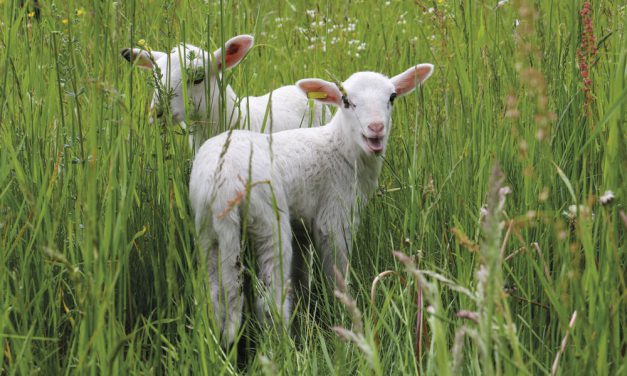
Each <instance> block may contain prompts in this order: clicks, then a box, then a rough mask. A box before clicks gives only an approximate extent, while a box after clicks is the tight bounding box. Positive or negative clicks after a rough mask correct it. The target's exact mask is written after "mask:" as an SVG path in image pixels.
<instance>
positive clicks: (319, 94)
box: [307, 91, 327, 99]
mask: <svg viewBox="0 0 627 376" xmlns="http://www.w3.org/2000/svg"><path fill="white" fill-rule="evenodd" d="M326 97H327V93H325V92H323V91H310V92H308V93H307V98H309V99H324V98H326Z"/></svg>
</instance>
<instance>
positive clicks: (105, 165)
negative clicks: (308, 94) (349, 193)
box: [0, 0, 627, 375]
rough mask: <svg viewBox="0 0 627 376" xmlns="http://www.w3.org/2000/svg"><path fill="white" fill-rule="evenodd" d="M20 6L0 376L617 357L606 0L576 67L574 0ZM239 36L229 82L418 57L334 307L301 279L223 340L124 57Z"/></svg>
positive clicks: (4, 38)
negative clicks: (261, 315)
mask: <svg viewBox="0 0 627 376" xmlns="http://www.w3.org/2000/svg"><path fill="white" fill-rule="evenodd" d="M19 3H20V2H19V1H16V0H4V1H0V12H1V15H0V20H1V22H2V28H0V61H1V63H0V181H1V182H2V183H1V184H0V294H1V295H2V298H1V299H0V347H1V353H0V370H1V371H0V373H1V374H30V373H44V374H60V373H72V374H74V373H78V374H87V373H90V374H98V373H104V374H113V373H118V374H129V373H193V374H198V373H204V374H233V373H239V372H251V373H255V374H256V373H265V374H275V373H277V372H281V373H284V374H323V373H330V374H355V373H365V374H370V373H374V374H381V373H384V372H385V373H388V372H389V373H394V374H397V373H398V374H401V373H408V374H412V373H413V374H415V373H419V372H420V373H421V374H423V373H427V374H456V373H463V374H514V373H518V374H549V373H553V374H563V375H570V374H599V375H604V374H624V373H625V372H627V363H626V361H625V348H626V346H627V343H626V341H625V324H626V321H627V320H626V312H627V309H626V306H625V298H626V297H625V291H626V289H625V275H624V271H625V261H626V260H625V257H626V256H625V228H626V226H627V216H626V214H625V208H624V197H625V194H626V193H627V192H626V191H625V183H624V182H625V177H626V176H625V167H626V161H627V159H626V156H625V150H627V148H626V136H625V135H626V133H625V113H627V112H626V107H627V99H626V98H627V94H626V89H625V87H626V86H627V85H625V81H626V80H625V72H626V71H627V70H626V68H627V64H626V59H627V40H626V39H625V18H626V17H627V8H626V7H625V6H624V5H621V4H620V2H615V1H609V0H604V1H597V2H594V3H593V4H592V7H591V9H592V13H590V15H589V18H590V22H591V23H592V30H593V32H594V34H595V36H596V40H595V44H596V47H597V48H596V52H595V54H593V55H591V54H588V55H586V56H587V57H586V59H588V60H586V61H588V62H589V63H590V65H589V69H588V71H589V77H590V79H591V83H584V81H583V77H582V74H581V71H580V68H581V66H580V61H581V59H580V58H579V60H578V56H579V55H578V53H577V51H578V49H579V50H581V42H582V32H584V31H585V30H586V29H585V24H584V22H583V18H582V16H581V15H580V11H581V9H582V7H583V2H582V1H549V0H536V1H531V0H529V1H523V0H520V1H510V2H506V3H504V4H498V3H497V2H496V1H480V2H472V1H461V2H450V1H415V2H409V1H389V2H388V1H365V0H364V1H352V2H336V1H315V2H304V1H280V2H259V1H248V0H245V1H231V0H224V1H211V2H208V4H205V2H201V1H198V2H192V1H189V2H188V1H174V2H169V1H161V0H153V1H141V2H140V1H136V0H129V1H118V2H113V1H102V2H86V1H78V0H67V1H54V0H53V1H46V2H40V3H41V4H42V6H43V9H42V18H41V21H40V22H37V21H35V19H34V17H31V16H30V15H29V9H28V8H20V6H19ZM242 33H251V34H254V35H255V37H256V46H255V47H254V49H253V50H252V51H251V53H250V54H249V56H248V57H247V58H246V60H245V61H244V62H243V63H242V64H241V65H239V66H238V67H237V68H235V69H234V70H233V71H232V72H229V73H228V74H227V76H226V77H225V79H226V81H228V82H230V83H231V84H232V86H233V87H234V88H235V90H236V91H237V92H238V93H239V94H241V95H243V96H244V95H258V94H262V93H265V92H267V91H268V90H270V89H272V88H275V87H278V86H282V85H286V84H291V83H293V82H295V81H296V80H297V79H299V78H303V77H321V78H325V79H333V78H335V77H338V78H341V79H345V78H346V77H348V76H349V75H350V74H351V73H353V72H355V71H359V70H374V71H379V72H383V73H386V74H389V75H394V74H396V73H399V72H401V71H403V70H404V69H406V68H408V67H410V66H411V65H413V64H416V63H420V62H432V63H434V64H435V65H436V67H437V70H436V72H435V74H434V75H433V77H432V78H431V79H430V80H429V81H428V82H427V84H426V85H425V87H423V88H422V89H420V90H418V91H416V92H415V94H414V95H411V96H409V97H407V98H404V99H403V100H399V101H398V104H397V105H395V106H396V108H395V110H394V130H393V133H392V137H391V140H390V144H389V149H388V153H387V155H386V157H385V165H384V166H385V167H384V171H383V175H382V177H381V179H380V186H381V190H380V192H378V193H377V194H376V195H375V196H374V197H373V198H372V199H371V201H370V202H369V204H368V205H367V206H366V207H365V209H364V210H363V212H362V224H361V226H360V228H359V230H358V232H357V234H356V237H355V239H356V240H355V242H354V246H353V252H352V254H351V285H350V286H349V287H348V289H347V290H346V291H344V292H342V293H341V294H340V296H342V300H341V301H340V300H338V299H336V297H335V296H334V295H333V293H332V292H331V291H329V289H328V288H325V287H320V288H314V289H313V291H315V292H316V293H317V296H314V297H312V299H309V297H304V298H303V299H301V301H300V303H299V304H298V307H297V309H296V312H295V316H296V317H297V319H296V321H297V322H298V325H294V326H293V328H294V329H293V331H292V334H291V335H290V336H287V335H285V334H284V333H275V332H272V331H269V330H268V329H260V328H258V327H257V325H256V324H255V323H254V322H252V321H249V320H247V321H246V324H245V329H244V332H243V337H242V341H241V342H242V343H244V342H245V346H239V347H237V346H236V347H233V348H231V349H227V350H226V351H225V350H223V349H222V348H221V347H220V345H219V339H218V338H217V337H216V335H215V334H214V332H213V330H212V323H211V315H210V314H209V311H208V305H209V302H208V301H207V296H208V293H207V289H206V287H207V286H206V281H207V275H206V270H204V268H202V267H199V265H202V258H203V255H199V254H198V252H197V251H196V250H195V248H194V236H195V234H194V229H193V221H192V220H191V218H190V210H189V207H188V204H187V202H188V199H187V182H188V175H189V170H190V165H191V158H192V156H191V154H190V151H189V150H188V149H189V148H188V145H187V138H186V136H185V135H184V134H183V133H184V132H182V131H181V129H180V128H178V127H176V126H173V125H172V126H157V125H151V124H149V123H148V113H147V105H148V103H149V100H150V97H151V93H152V90H153V88H152V87H151V86H150V85H149V84H148V82H149V81H150V79H151V78H150V74H149V73H147V72H143V71H139V70H134V69H132V68H131V67H130V66H129V65H128V64H127V63H126V61H124V60H123V59H122V58H121V57H120V56H119V51H120V50H121V49H122V48H124V47H129V46H135V45H136V44H137V43H138V41H139V40H140V39H144V40H145V41H146V43H148V45H150V46H151V47H152V48H153V49H158V50H169V49H170V48H171V47H172V46H174V45H175V44H177V43H178V42H181V41H185V42H190V43H193V44H196V45H199V46H202V47H204V48H206V49H209V50H214V49H216V48H218V47H219V46H221V45H222V43H223V42H224V41H225V40H226V39H228V38H229V37H231V36H233V35H236V34H242ZM584 52H585V51H584ZM585 87H588V88H589V89H590V93H591V95H586V94H584V88H585ZM497 161H498V162H497ZM497 165H498V166H499V167H498V168H495V167H494V166H497ZM504 187H509V189H510V190H511V193H510V194H509V195H508V196H507V198H503V201H502V202H501V201H499V200H500V196H502V197H504V193H505V190H503V188H504ZM607 190H611V191H613V194H614V196H615V199H614V200H613V201H611V202H609V203H606V204H602V203H601V202H600V196H601V195H603V194H604V192H606V191H607ZM499 192H500V193H501V195H500V196H499ZM484 205H486V206H485V207H484ZM571 205H575V206H573V207H572V208H573V211H570V209H569V207H570V206H571ZM482 208H483V211H482ZM482 212H484V213H487V214H486V215H485V216H482V214H481V213H482ZM393 251H397V253H396V255H397V257H398V259H397V258H395V257H394V256H393ZM399 260H400V261H402V262H399ZM314 269H315V268H314ZM386 270H390V271H394V273H387V274H386V275H387V276H386V277H383V278H381V279H380V280H379V281H378V283H377V284H376V285H375V287H374V296H375V299H374V300H373V301H370V299H369V294H370V289H371V285H372V282H373V280H374V279H375V277H376V276H377V275H379V273H381V272H383V271H386ZM321 280H322V279H320V278H318V279H314V281H318V282H319V281H321ZM418 297H420V299H417V298H418ZM342 302H343V303H345V304H346V305H344V304H343V303H342ZM417 302H420V304H417ZM357 307H359V309H358V310H357V311H356V309H357ZM347 308H348V311H347ZM575 312H576V314H575ZM417 317H422V318H423V320H424V322H418V320H417ZM357 318H358V319H357ZM356 320H357V321H356ZM421 321H422V320H421ZM357 322H358V323H360V325H357V327H355V323H357ZM334 326H337V327H338V328H336V330H335V331H334V330H332V329H331V327H334ZM338 330H339V331H338ZM336 333H342V334H343V335H342V336H338V335H336ZM351 333H352V334H351ZM352 335H355V336H354V337H352ZM248 338H252V339H248ZM351 338H358V339H359V340H360V341H361V342H359V341H350V340H349V341H346V342H344V341H343V340H344V339H351ZM418 344H420V346H418ZM365 350H368V351H365ZM417 350H418V351H417ZM238 358H239V362H238Z"/></svg>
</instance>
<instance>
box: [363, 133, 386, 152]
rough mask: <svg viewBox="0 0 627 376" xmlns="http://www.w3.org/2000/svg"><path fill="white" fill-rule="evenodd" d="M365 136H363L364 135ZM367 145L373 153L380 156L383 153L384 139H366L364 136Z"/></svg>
mask: <svg viewBox="0 0 627 376" xmlns="http://www.w3.org/2000/svg"><path fill="white" fill-rule="evenodd" d="M362 136H363V135H362ZM363 138H364V141H365V142H366V145H368V149H370V151H371V152H373V153H375V154H378V153H381V152H382V151H383V137H366V136H363Z"/></svg>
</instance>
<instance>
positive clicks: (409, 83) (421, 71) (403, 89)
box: [392, 64, 433, 95]
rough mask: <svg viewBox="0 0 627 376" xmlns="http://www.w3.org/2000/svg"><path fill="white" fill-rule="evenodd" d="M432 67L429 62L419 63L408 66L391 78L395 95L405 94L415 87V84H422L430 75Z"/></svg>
mask: <svg viewBox="0 0 627 376" xmlns="http://www.w3.org/2000/svg"><path fill="white" fill-rule="evenodd" d="M432 71H433V67H432V66H431V65H429V64H420V65H417V66H415V67H412V68H409V69H408V70H406V71H405V72H403V73H401V74H399V75H398V76H396V77H394V78H393V79H392V82H393V83H394V87H395V88H396V94H397V95H405V94H407V93H409V92H411V91H412V90H414V89H415V88H416V85H419V84H422V83H423V82H425V80H427V78H429V76H431V72H432Z"/></svg>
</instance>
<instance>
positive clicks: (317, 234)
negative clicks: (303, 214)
mask: <svg viewBox="0 0 627 376" xmlns="http://www.w3.org/2000/svg"><path fill="white" fill-rule="evenodd" d="M313 233H314V243H315V246H316V249H317V250H318V254H319V255H320V259H321V261H322V267H323V269H324V272H325V274H326V275H327V277H328V278H329V281H330V282H331V285H332V286H335V285H336V283H337V280H336V273H335V269H337V271H338V272H339V273H340V277H341V278H342V279H343V280H344V282H345V281H346V274H347V273H348V253H349V249H350V247H351V243H352V239H353V238H352V234H351V228H350V225H349V223H348V221H342V218H341V217H340V216H338V218H337V220H333V221H330V220H329V219H328V218H327V219H325V220H324V221H317V222H316V223H315V224H314V229H313Z"/></svg>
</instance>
